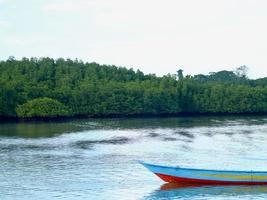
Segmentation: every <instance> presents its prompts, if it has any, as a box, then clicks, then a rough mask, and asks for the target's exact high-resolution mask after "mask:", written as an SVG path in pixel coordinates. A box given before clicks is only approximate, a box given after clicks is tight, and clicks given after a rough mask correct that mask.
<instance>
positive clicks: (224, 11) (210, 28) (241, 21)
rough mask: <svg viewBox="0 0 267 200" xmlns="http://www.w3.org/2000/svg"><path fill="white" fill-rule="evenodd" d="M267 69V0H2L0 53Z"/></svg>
mask: <svg viewBox="0 0 267 200" xmlns="http://www.w3.org/2000/svg"><path fill="white" fill-rule="evenodd" d="M10 55H13V56H15V58H17V59H20V58H21V57H46V56H49V57H53V58H58V57H63V58H78V59H82V60H84V61H88V62H98V63H100V64H110V65H112V64H114V65H117V66H125V67H127V68H130V67H132V68H134V69H140V70H141V71H143V72H145V73H156V74H157V75H164V74H167V73H171V74H174V73H176V71H177V69H179V68H182V69H184V73H185V74H191V75H194V74H199V73H203V74H207V73H208V72H214V71H219V70H224V69H226V70H233V69H235V68H236V67H239V66H241V65H247V66H248V67H249V68H250V71H249V76H250V77H251V78H257V77H265V76H267V0H161V1H157V0H0V59H1V60H6V59H7V58H8V57H9V56H10Z"/></svg>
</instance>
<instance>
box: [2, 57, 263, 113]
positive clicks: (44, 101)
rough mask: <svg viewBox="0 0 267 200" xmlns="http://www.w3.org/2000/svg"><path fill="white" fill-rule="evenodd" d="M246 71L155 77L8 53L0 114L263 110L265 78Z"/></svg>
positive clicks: (239, 111) (104, 66)
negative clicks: (252, 78) (12, 56)
mask: <svg viewBox="0 0 267 200" xmlns="http://www.w3.org/2000/svg"><path fill="white" fill-rule="evenodd" d="M246 72H247V67H245V66H241V67H239V68H237V70H236V71H235V72H233V71H225V70H223V71H220V72H215V73H210V74H209V75H203V74H200V75H196V76H194V77H191V76H188V75H187V76H184V75H183V70H181V69H179V70H178V71H177V74H175V75H171V74H168V75H165V76H163V77H157V76H156V75H155V74H148V75H144V74H143V73H142V72H141V71H139V70H137V71H134V70H133V69H126V68H124V67H116V66H113V65H111V66H108V65H99V64H97V63H84V62H82V61H78V60H77V59H76V60H70V59H67V60H65V59H62V58H59V59H57V60H54V59H52V58H39V59H37V58H31V59H28V58H23V59H21V60H15V59H14V58H12V59H11V58H10V59H8V60H6V61H0V116H1V117H15V116H18V117H51V116H69V115H71V116H110V115H124V116H127V115H136V114H141V115H144V114H151V115H161V114H179V113H259V112H267V87H266V86H267V78H263V79H258V80H248V79H247V77H246ZM59 102H61V103H59ZM64 105H66V106H67V107H68V108H69V109H68V108H67V107H66V106H64ZM16 108H17V109H16Z"/></svg>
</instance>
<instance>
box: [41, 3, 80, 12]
mask: <svg viewBox="0 0 267 200" xmlns="http://www.w3.org/2000/svg"><path fill="white" fill-rule="evenodd" d="M80 8H81V7H80V5H79V4H77V3H72V2H65V3H50V4H46V5H44V7H43V10H44V11H63V12H69V11H74V10H77V9H80Z"/></svg>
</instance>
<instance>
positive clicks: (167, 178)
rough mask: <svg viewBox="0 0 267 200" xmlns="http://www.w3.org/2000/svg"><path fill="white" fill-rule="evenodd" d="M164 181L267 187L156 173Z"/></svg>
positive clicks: (260, 183)
mask: <svg viewBox="0 0 267 200" xmlns="http://www.w3.org/2000/svg"><path fill="white" fill-rule="evenodd" d="M155 174H156V175H157V176H158V177H160V178H161V179H162V180H163V181H165V182H169V183H177V182H180V183H199V184H206V185H208V184H210V185H267V182H245V181H216V180H203V179H194V178H183V177H176V176H170V175H165V174H159V173H155Z"/></svg>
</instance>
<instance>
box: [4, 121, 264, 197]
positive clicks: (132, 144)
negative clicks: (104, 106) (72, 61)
mask: <svg viewBox="0 0 267 200" xmlns="http://www.w3.org/2000/svg"><path fill="white" fill-rule="evenodd" d="M266 130H267V117H262V116H261V117H185V118H182V117H180V118H151V119H149V118H145V119H105V120H104V119H102V120H100V119H98V120H96V119H95V120H92V119H88V120H84V119H83V120H72V121H68V122H27V123H0V163H1V165H0V199H10V200H11V199H12V200H13V199H27V200H28V199H78V200H79V199H92V198H94V199H96V200H98V199H145V200H149V199H215V200H216V199H266V198H267V186H251V187H246V186H228V187H222V186H217V187H215V186H213V187H211V186H201V187H196V186H188V185H187V186H186V185H178V186H177V185H176V186H173V185H168V184H164V182H162V181H161V180H159V179H158V178H157V177H155V176H154V175H153V174H151V173H150V172H148V171H147V170H146V169H144V168H143V167H142V166H140V165H139V164H138V163H137V160H144V161H146V162H151V163H155V164H161V165H170V166H177V165H179V166H181V167H190V168H207V169H220V170H221V169H227V170H258V171H260V170H266V171H267V167H266V166H267V165H266V164H267V156H266V144H267V133H266Z"/></svg>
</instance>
